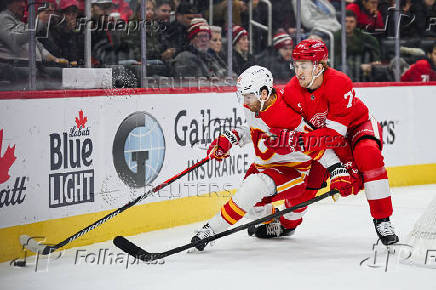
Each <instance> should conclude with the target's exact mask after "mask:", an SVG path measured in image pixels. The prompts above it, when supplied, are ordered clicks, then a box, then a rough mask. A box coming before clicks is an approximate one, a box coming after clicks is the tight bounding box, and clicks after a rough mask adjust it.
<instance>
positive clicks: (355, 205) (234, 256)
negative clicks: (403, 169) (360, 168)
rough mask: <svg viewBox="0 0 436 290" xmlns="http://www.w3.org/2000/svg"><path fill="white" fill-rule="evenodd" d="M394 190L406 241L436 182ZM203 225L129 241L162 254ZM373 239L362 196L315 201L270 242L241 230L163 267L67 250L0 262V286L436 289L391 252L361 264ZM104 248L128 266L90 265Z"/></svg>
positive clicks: (432, 273) (423, 272)
mask: <svg viewBox="0 0 436 290" xmlns="http://www.w3.org/2000/svg"><path fill="white" fill-rule="evenodd" d="M392 192H393V194H392V199H393V204H394V215H393V216H392V218H391V220H392V221H393V223H394V225H395V227H396V231H397V233H398V234H399V236H400V240H402V241H404V239H405V237H406V235H407V233H408V232H409V231H410V230H411V229H412V227H413V224H414V222H415V221H416V220H417V219H418V217H419V215H420V214H421V213H422V212H423V210H424V208H425V207H426V205H427V204H428V203H429V202H430V201H431V200H432V199H433V198H434V197H436V185H427V186H412V187H401V188H393V189H392ZM241 222H246V221H244V220H243V221H241ZM202 224H203V223H197V224H192V225H187V226H181V227H177V228H172V229H167V230H161V231H155V232H149V233H144V234H141V235H138V236H135V237H129V238H130V239H131V240H132V241H134V242H135V243H137V244H138V245H139V246H142V247H143V248H145V249H146V250H148V251H152V252H153V251H164V250H167V249H170V248H172V247H175V246H180V245H184V244H185V243H187V242H189V240H190V238H191V236H192V234H193V231H194V230H195V229H197V228H199V227H200V226H201V225H202ZM375 241H376V234H375V231H374V226H373V224H372V219H371V218H370V215H369V208H368V205H367V202H366V200H365V196H364V194H362V193H361V194H359V196H353V197H349V198H342V199H341V200H339V201H338V202H336V203H333V202H332V201H331V200H324V201H321V202H319V203H317V204H314V205H313V206H311V208H310V210H309V212H308V213H307V214H306V216H305V218H304V221H303V224H302V225H301V226H300V227H299V228H298V229H297V231H296V234H295V235H294V236H292V237H288V238H282V239H278V240H268V241H265V240H258V239H256V238H253V237H249V236H248V235H247V233H246V232H245V231H242V232H238V233H236V234H234V235H231V236H228V237H224V238H221V239H219V240H217V241H216V243H215V245H214V246H213V247H207V248H206V250H205V251H204V252H201V253H198V252H197V253H186V252H184V253H179V254H175V255H173V256H170V257H167V258H165V260H164V264H157V265H156V264H149V265H147V264H145V263H142V262H141V263H139V264H135V265H129V266H128V268H127V269H126V263H125V262H126V257H127V256H124V255H122V254H121V252H120V250H118V249H117V248H116V247H115V246H113V244H112V242H111V241H107V242H104V243H98V244H94V245H90V246H86V247H81V248H74V249H69V250H66V251H64V253H63V256H62V257H61V258H60V259H55V260H51V261H49V263H48V261H47V260H46V259H45V258H41V259H40V261H39V262H38V269H37V271H36V272H35V265H31V264H32V262H34V258H33V259H30V260H29V261H28V265H27V266H26V267H24V268H15V267H11V266H10V265H9V263H2V264H0V289H47V290H49V289H62V290H67V289H74V290H77V289H99V290H109V289H124V290H127V289H129V290H130V289H132V290H133V289H189V290H191V289H335V290H339V289H350V288H351V289H353V290H354V289H386V290H387V289H395V290H399V289H436V270H435V269H427V268H422V267H414V266H409V265H404V264H398V263H397V262H396V261H398V255H391V256H390V257H389V259H390V261H391V262H390V263H389V264H388V267H387V268H386V267H385V264H386V263H384V261H385V258H386V255H385V253H382V254H379V255H378V256H377V257H378V258H377V261H376V263H373V262H369V261H366V262H364V263H363V264H362V265H360V264H361V261H362V260H364V259H365V258H367V257H371V258H373V257H374V252H373V250H372V248H373V244H374V242H375ZM17 242H18V241H17ZM99 249H108V250H107V253H109V252H110V253H113V255H115V254H117V253H120V255H121V256H122V257H123V258H124V263H123V264H115V263H114V261H112V262H113V263H112V264H110V263H109V262H108V261H106V263H105V265H102V262H101V261H100V263H99V264H97V262H95V261H94V263H92V258H93V257H94V258H95V256H94V255H93V253H98V251H99ZM378 249H379V250H380V249H381V248H378ZM435 250H436V245H435ZM87 254H90V255H88V256H87V258H86V259H85V258H84V256H86V255H87ZM107 257H108V256H107ZM106 259H107V260H108V258H106ZM118 261H120V260H118ZM371 261H373V260H372V259H371ZM130 262H131V261H130ZM371 266H375V267H371ZM377 266H379V267H377Z"/></svg>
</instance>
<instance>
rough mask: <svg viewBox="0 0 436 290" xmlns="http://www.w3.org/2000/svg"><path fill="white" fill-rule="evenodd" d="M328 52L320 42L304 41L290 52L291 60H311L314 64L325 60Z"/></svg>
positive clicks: (314, 40) (313, 40)
mask: <svg viewBox="0 0 436 290" xmlns="http://www.w3.org/2000/svg"><path fill="white" fill-rule="evenodd" d="M328 57H329V51H328V49H327V46H326V45H325V43H324V42H322V41H321V40H316V39H305V40H303V41H301V42H300V43H299V44H298V45H297V46H296V47H295V48H294V51H293V52H292V58H293V60H294V61H296V60H311V61H313V62H314V63H315V62H319V61H321V60H327V59H328Z"/></svg>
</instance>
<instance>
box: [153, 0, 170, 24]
mask: <svg viewBox="0 0 436 290" xmlns="http://www.w3.org/2000/svg"><path fill="white" fill-rule="evenodd" d="M170 15H171V5H170V1H169V0H158V1H157V2H156V8H155V9H154V19H155V20H156V21H159V22H161V23H168V24H169V23H170Z"/></svg>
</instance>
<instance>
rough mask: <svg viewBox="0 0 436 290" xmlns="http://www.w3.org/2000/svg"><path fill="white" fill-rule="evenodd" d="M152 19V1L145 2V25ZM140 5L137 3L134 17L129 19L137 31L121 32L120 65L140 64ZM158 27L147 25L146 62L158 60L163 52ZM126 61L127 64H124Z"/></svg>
mask: <svg viewBox="0 0 436 290" xmlns="http://www.w3.org/2000/svg"><path fill="white" fill-rule="evenodd" d="M153 17H154V1H147V8H146V19H147V21H148V22H147V23H149V21H151V20H152V19H153ZM140 20H141V5H140V3H138V5H137V7H136V9H135V13H134V17H133V19H131V23H133V24H131V26H132V27H134V26H136V25H138V29H131V30H127V31H125V32H123V34H122V36H121V44H120V54H119V59H120V61H121V63H128V64H140V62H141V29H143V28H144V26H142V27H141V26H139V25H140ZM152 24H153V23H152ZM158 29H159V26H154V25H149V26H147V29H146V51H147V60H160V59H161V54H162V52H163V47H162V39H161V38H162V37H161V34H160V32H159V31H158ZM126 61H127V62H126Z"/></svg>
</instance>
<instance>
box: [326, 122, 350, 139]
mask: <svg viewBox="0 0 436 290" xmlns="http://www.w3.org/2000/svg"><path fill="white" fill-rule="evenodd" d="M325 125H326V127H327V128H330V129H333V130H335V131H336V132H338V133H339V134H341V135H342V136H344V137H345V135H346V134H347V127H346V126H344V125H342V124H341V123H339V122H335V121H332V120H329V119H327V120H326V121H325Z"/></svg>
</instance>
